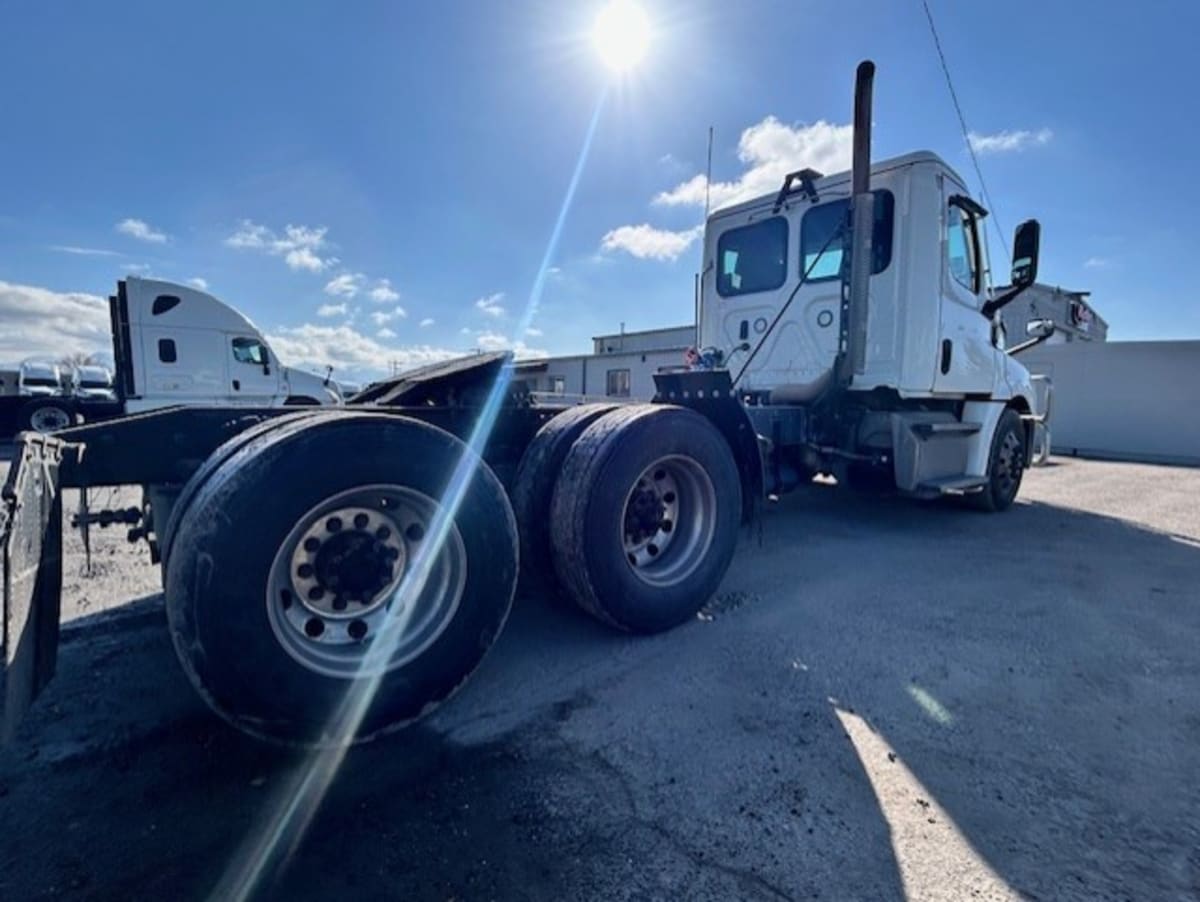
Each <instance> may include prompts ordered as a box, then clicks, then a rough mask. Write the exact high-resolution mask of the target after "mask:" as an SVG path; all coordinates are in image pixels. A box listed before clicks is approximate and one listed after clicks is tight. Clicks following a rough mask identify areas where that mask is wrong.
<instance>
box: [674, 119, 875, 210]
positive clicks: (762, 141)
mask: <svg viewBox="0 0 1200 902" xmlns="http://www.w3.org/2000/svg"><path fill="white" fill-rule="evenodd" d="M852 140H853V129H852V128H851V127H850V126H849V125H834V124H833V123H830V122H826V121H824V120H818V121H816V122H814V123H813V124H812V125H786V124H785V123H783V122H780V121H779V120H778V119H776V118H775V117H774V116H768V117H767V118H766V119H763V120H762V121H761V122H758V123H756V124H755V125H752V126H750V127H749V128H747V129H746V130H745V131H743V132H742V134H741V137H740V138H739V139H738V159H740V160H741V161H742V162H743V163H744V164H745V165H746V170H745V171H744V172H743V173H742V174H741V175H740V176H738V177H737V178H736V179H734V180H733V181H730V182H713V183H712V186H711V190H710V192H709V193H710V204H711V206H712V208H713V209H714V210H715V209H717V208H719V207H727V206H729V205H730V204H735V203H739V202H740V201H744V200H749V199H751V198H753V197H760V196H762V195H764V194H770V193H771V192H773V191H778V190H779V186H780V185H781V184H783V178H784V176H786V175H787V174H788V173H789V172H793V171H795V170H797V169H803V168H805V167H808V168H811V169H816V170H817V171H819V172H824V173H833V172H841V171H842V170H844V169H848V168H849V167H850V149H851V142H852ZM705 181H706V180H705V177H704V176H703V175H695V176H692V178H690V179H688V180H687V181H685V182H681V183H680V184H678V185H676V186H675V187H674V188H672V189H670V190H669V191H663V192H661V193H660V194H658V195H657V196H655V198H654V203H656V204H659V205H661V206H668V207H676V206H692V207H703V206H704V186H705Z"/></svg>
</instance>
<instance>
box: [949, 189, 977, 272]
mask: <svg viewBox="0 0 1200 902" xmlns="http://www.w3.org/2000/svg"><path fill="white" fill-rule="evenodd" d="M947 230H948V234H947V239H948V240H947V245H946V246H947V262H948V264H949V266H950V275H952V276H954V279H955V281H957V282H958V283H959V284H960V285H962V286H963V287H964V288H966V289H967V290H968V291H969V292H971V294H979V277H980V272H979V235H978V233H977V231H976V227H975V216H974V215H973V214H972V213H970V212H969V211H967V210H964V209H963V208H962V207H960V206H958V205H956V204H951V205H950V212H949V216H948V218H947Z"/></svg>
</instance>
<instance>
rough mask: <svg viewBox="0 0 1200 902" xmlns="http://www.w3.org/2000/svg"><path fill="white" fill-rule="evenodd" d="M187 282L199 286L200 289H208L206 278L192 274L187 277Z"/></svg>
mask: <svg viewBox="0 0 1200 902" xmlns="http://www.w3.org/2000/svg"><path fill="white" fill-rule="evenodd" d="M188 284H189V285H192V286H194V287H196V288H199V289H200V290H201V291H208V279H204V278H201V277H200V276H192V278H190V279H188Z"/></svg>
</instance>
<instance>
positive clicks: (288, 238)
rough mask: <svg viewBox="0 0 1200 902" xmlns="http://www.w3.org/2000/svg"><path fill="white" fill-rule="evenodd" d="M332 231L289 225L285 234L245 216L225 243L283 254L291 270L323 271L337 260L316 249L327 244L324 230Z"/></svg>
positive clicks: (272, 253) (322, 228)
mask: <svg viewBox="0 0 1200 902" xmlns="http://www.w3.org/2000/svg"><path fill="white" fill-rule="evenodd" d="M328 231H329V230H328V229H326V228H324V227H321V228H310V227H308V226H294V225H290V224H289V225H287V226H285V227H284V230H283V235H277V234H276V233H275V232H273V231H272V230H271V229H269V228H267V227H266V226H264V225H259V224H258V223H256V222H251V221H250V220H249V219H243V220H242V223H241V225H240V226H239V227H238V230H237V231H236V232H234V233H233V234H232V235H230V236H229V237H228V238H226V239H225V244H226V245H228V246H229V247H234V248H238V249H239V250H255V251H262V252H263V253H266V254H270V255H271V256H273V257H282V258H283V262H284V263H286V264H287V265H288V266H289V267H290V268H291V269H304V270H308V271H309V272H323V271H324V270H326V269H328V268H329V267H330V266H333V265H334V264H335V263H336V262H337V258H336V257H321V256H320V255H319V254H318V253H317V251H320V250H323V249H324V248H325V247H327V246H328V242H326V240H325V233H326V232H328Z"/></svg>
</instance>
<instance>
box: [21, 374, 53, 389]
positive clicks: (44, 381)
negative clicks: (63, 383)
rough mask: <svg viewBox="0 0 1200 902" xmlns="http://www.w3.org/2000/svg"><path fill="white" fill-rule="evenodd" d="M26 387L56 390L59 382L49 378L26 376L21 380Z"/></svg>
mask: <svg viewBox="0 0 1200 902" xmlns="http://www.w3.org/2000/svg"><path fill="white" fill-rule="evenodd" d="M21 381H22V382H23V383H24V384H25V385H30V386H36V387H38V388H54V387H57V386H58V382H57V381H55V380H54V379H51V378H49V377H47V376H26V377H24V378H23V379H22V380H21Z"/></svg>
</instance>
